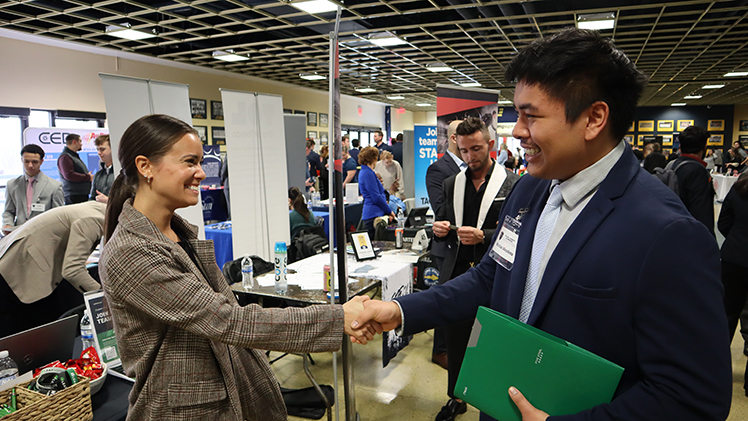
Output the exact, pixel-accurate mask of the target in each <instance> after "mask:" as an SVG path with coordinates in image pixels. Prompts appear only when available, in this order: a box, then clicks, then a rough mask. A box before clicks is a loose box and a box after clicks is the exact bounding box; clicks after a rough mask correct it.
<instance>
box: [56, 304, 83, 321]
mask: <svg viewBox="0 0 748 421" xmlns="http://www.w3.org/2000/svg"><path fill="white" fill-rule="evenodd" d="M84 311H86V304H85V303H84V304H81V305H78V306H75V307H73V308H71V309H70V310H68V311H66V312H64V313H62V314H61V315H60V317H58V318H57V320H60V319H64V318H65V317H69V316H72V315H73V314H77V315H78V320H80V319H82V318H83V312H84Z"/></svg>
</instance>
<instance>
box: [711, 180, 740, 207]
mask: <svg viewBox="0 0 748 421" xmlns="http://www.w3.org/2000/svg"><path fill="white" fill-rule="evenodd" d="M736 181H738V177H733V176H731V175H723V174H712V183H713V184H714V192H715V193H716V197H717V201H718V202H722V201H723V200H725V196H727V193H728V192H729V191H730V189H731V188H732V185H733V184H735V182H736Z"/></svg>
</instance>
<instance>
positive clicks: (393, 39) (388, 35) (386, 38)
mask: <svg viewBox="0 0 748 421" xmlns="http://www.w3.org/2000/svg"><path fill="white" fill-rule="evenodd" d="M369 42H370V43H372V44H374V45H378V46H380V47H390V46H393V45H403V44H407V43H408V41H405V40H404V39H401V38H398V37H397V36H396V35H395V34H393V33H392V32H389V31H385V32H376V33H373V34H371V35H369Z"/></svg>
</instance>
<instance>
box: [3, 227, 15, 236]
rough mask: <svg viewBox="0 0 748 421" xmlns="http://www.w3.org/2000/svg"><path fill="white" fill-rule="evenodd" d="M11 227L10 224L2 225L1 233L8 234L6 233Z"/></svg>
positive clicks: (8, 232)
mask: <svg viewBox="0 0 748 421" xmlns="http://www.w3.org/2000/svg"><path fill="white" fill-rule="evenodd" d="M11 228H13V227H12V226H10V225H3V235H8V234H10V232H11V231H10V229H11Z"/></svg>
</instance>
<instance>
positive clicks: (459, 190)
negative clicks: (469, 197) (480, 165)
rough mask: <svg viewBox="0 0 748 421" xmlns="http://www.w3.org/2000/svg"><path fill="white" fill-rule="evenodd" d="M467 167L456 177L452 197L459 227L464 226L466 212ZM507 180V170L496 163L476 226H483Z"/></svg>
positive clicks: (481, 203) (482, 200)
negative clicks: (463, 218)
mask: <svg viewBox="0 0 748 421" xmlns="http://www.w3.org/2000/svg"><path fill="white" fill-rule="evenodd" d="M467 180H468V177H467V168H465V169H463V170H462V171H460V173H459V174H457V178H456V179H455V188H454V197H453V198H452V206H453V207H454V210H455V225H457V226H458V227H461V226H462V217H463V214H464V209H463V206H464V204H465V183H467ZM504 180H506V171H505V170H504V167H503V166H502V165H499V164H498V163H495V164H494V166H493V171H492V172H491V178H489V179H488V185H487V186H486V190H485V192H484V193H483V198H482V199H481V201H480V212H479V213H478V222H477V224H476V226H475V227H476V228H480V227H482V226H483V221H485V219H486V215H487V214H488V210H489V209H490V208H491V204H493V201H494V199H495V198H496V195H497V194H498V193H499V189H501V185H502V184H504Z"/></svg>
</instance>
